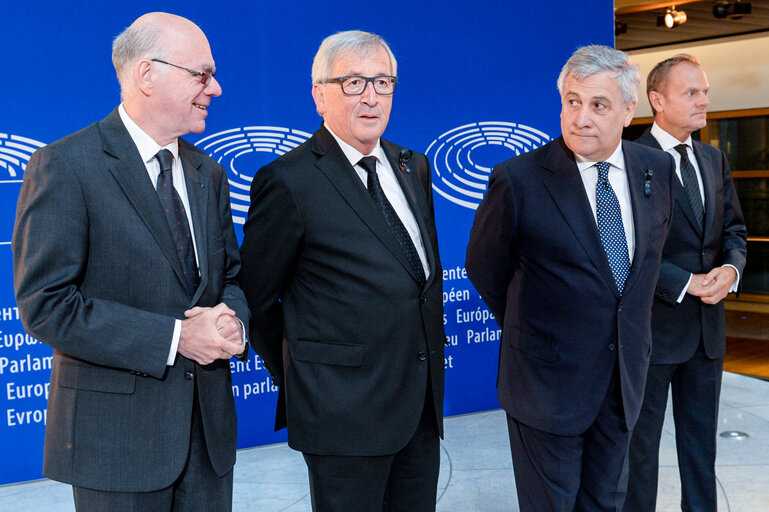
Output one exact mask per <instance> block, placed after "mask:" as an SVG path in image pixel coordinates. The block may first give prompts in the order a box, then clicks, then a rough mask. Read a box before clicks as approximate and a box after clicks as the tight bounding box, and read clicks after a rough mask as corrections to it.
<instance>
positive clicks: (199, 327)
mask: <svg viewBox="0 0 769 512" xmlns="http://www.w3.org/2000/svg"><path fill="white" fill-rule="evenodd" d="M184 316H185V317H186V318H185V319H184V320H182V330H181V334H180V336H179V347H178V352H179V354H181V355H183V356H184V357H186V358H188V359H192V360H193V361H196V362H197V363H199V364H201V365H207V364H211V363H213V362H214V361H216V360H217V359H229V358H230V357H232V356H235V355H238V354H242V353H243V350H245V346H244V344H243V336H242V324H241V323H240V321H239V320H238V319H237V317H236V316H235V311H233V310H232V309H230V308H229V307H227V305H226V304H224V303H220V304H218V305H217V306H215V307H212V308H211V307H205V308H204V307H200V306H195V307H194V308H192V309H188V310H187V311H185V312H184Z"/></svg>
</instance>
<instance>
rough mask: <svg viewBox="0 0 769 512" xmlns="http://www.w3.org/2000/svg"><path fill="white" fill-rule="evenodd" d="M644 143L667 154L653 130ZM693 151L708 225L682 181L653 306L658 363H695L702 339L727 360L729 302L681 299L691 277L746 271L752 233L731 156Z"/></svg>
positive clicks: (698, 147) (701, 147) (708, 149)
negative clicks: (724, 268)
mask: <svg viewBox="0 0 769 512" xmlns="http://www.w3.org/2000/svg"><path fill="white" fill-rule="evenodd" d="M638 142H639V143H641V144H644V145H646V146H649V147H652V148H655V149H660V150H661V149H662V148H661V147H660V145H659V143H658V142H657V139H655V138H654V136H653V135H652V134H651V131H650V130H646V131H645V132H644V133H643V135H641V137H640V138H639V139H638ZM693 150H694V156H695V158H696V159H697V165H698V166H699V168H700V174H701V175H702V184H703V187H704V190H705V222H704V224H705V226H704V230H703V228H702V227H701V226H699V225H698V223H697V220H696V219H695V217H694V212H693V210H692V207H691V204H690V203H689V200H688V198H687V197H686V192H685V191H684V187H683V185H682V184H681V181H680V180H679V179H678V178H676V180H675V182H676V187H675V205H674V207H673V224H672V226H671V228H670V236H669V237H668V240H667V242H666V243H665V248H664V249H663V252H662V268H661V270H660V277H659V280H658V281H657V289H656V291H655V294H654V304H653V306H652V336H653V338H654V347H653V350H652V363H654V364H677V363H682V362H684V361H687V360H689V358H691V357H692V355H693V354H694V352H695V350H697V345H698V344H699V341H700V337H702V341H703V343H704V345H705V352H706V353H707V355H708V357H710V358H712V359H716V358H719V357H723V356H724V354H725V353H726V318H725V315H724V302H723V301H721V302H719V303H718V304H715V305H709V304H705V303H703V302H702V301H701V300H700V299H699V297H695V296H693V295H689V294H686V295H684V298H683V300H682V301H681V302H680V303H678V302H677V299H678V296H679V295H680V294H681V291H682V290H683V289H684V287H685V286H686V284H687V282H688V281H689V276H690V275H691V274H706V273H708V272H709V271H710V270H712V269H713V268H714V267H717V266H721V265H724V264H730V265H733V266H734V267H735V268H736V269H737V270H738V271H739V272H740V275H742V273H743V270H744V269H745V257H746V254H747V248H746V247H747V230H746V229H745V220H744V218H743V216H742V209H741V208H740V202H739V200H738V199H737V194H736V192H735V190H734V182H733V181H732V174H731V171H730V170H729V164H728V162H727V161H726V155H725V154H724V153H723V152H722V151H720V150H718V149H716V148H714V147H713V146H710V145H708V144H704V143H702V142H699V141H693Z"/></svg>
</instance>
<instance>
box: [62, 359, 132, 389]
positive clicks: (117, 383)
mask: <svg viewBox="0 0 769 512" xmlns="http://www.w3.org/2000/svg"><path fill="white" fill-rule="evenodd" d="M59 384H60V385H61V386H62V387H64V388H71V389H79V390H83V391H99V392H101V393H120V394H125V395H130V394H131V393H133V392H134V389H135V388H136V377H135V376H134V375H131V374H130V373H128V372H127V371H123V370H116V369H112V368H99V367H95V366H81V365H73V364H62V365H61V366H60V367H59Z"/></svg>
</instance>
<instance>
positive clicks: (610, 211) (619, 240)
mask: <svg viewBox="0 0 769 512" xmlns="http://www.w3.org/2000/svg"><path fill="white" fill-rule="evenodd" d="M595 166H596V167H597V168H598V183H596V187H595V206H596V208H595V209H596V217H597V220H598V234H599V235H600V236H601V243H602V244H603V248H604V250H605V251H606V257H607V258H608V259H609V268H610V269H611V273H612V275H613V276H614V282H615V283H616V285H617V291H619V294H620V295H622V290H623V289H624V287H625V280H626V279H627V275H628V273H629V272H630V257H629V256H628V250H627V238H625V227H624V225H623V224H622V211H621V210H620V207H619V201H618V200H617V196H616V195H615V194H614V190H613V189H612V188H611V184H610V183H609V167H610V166H611V164H610V163H609V162H598V163H597V164H595Z"/></svg>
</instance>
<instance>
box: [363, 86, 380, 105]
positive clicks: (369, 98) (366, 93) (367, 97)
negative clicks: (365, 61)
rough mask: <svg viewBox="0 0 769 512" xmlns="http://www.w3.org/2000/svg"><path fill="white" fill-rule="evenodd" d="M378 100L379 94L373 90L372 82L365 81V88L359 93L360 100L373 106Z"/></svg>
mask: <svg viewBox="0 0 769 512" xmlns="http://www.w3.org/2000/svg"><path fill="white" fill-rule="evenodd" d="M378 101H379V95H378V94H377V93H376V91H375V90H374V82H366V85H365V89H363V93H362V94H361V102H363V103H365V104H366V105H369V106H374V105H376V104H377V102H378Z"/></svg>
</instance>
